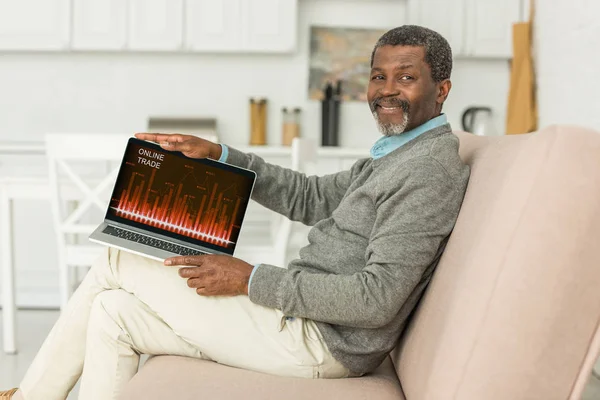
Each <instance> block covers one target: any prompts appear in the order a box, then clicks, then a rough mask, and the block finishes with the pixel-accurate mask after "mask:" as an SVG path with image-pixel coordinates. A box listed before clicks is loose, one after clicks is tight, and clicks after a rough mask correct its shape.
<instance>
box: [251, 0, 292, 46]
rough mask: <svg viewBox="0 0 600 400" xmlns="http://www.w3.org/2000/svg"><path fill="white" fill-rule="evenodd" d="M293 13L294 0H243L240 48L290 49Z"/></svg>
mask: <svg viewBox="0 0 600 400" xmlns="http://www.w3.org/2000/svg"><path fill="white" fill-rule="evenodd" d="M297 15H298V2H297V0H252V1H243V2H242V18H243V24H242V27H243V30H244V32H243V35H242V41H243V46H244V49H245V50H247V51H255V52H291V51H294V50H295V49H296V37H297V34H296V31H297Z"/></svg>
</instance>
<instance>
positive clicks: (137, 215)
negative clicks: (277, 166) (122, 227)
mask: <svg viewBox="0 0 600 400" xmlns="http://www.w3.org/2000/svg"><path fill="white" fill-rule="evenodd" d="M255 178H256V174H255V173H254V172H252V171H249V170H246V169H242V168H238V167H234V166H231V165H228V164H224V163H221V162H218V161H214V160H209V159H191V158H188V157H186V156H184V155H183V154H181V153H179V152H170V151H166V150H164V149H162V148H161V147H160V146H158V145H156V144H153V143H149V142H146V141H142V140H139V139H135V138H131V139H129V142H128V144H127V148H126V150H125V156H124V158H123V163H122V165H121V169H120V171H119V176H118V177H117V181H116V183H115V188H114V191H113V194H112V196H111V200H110V206H109V208H108V211H107V214H106V218H107V219H110V220H113V221H117V222H122V223H125V224H128V225H133V226H136V227H138V228H142V229H145V230H147V231H151V232H156V233H160V234H161V235H165V236H169V237H172V238H175V239H178V240H182V241H185V242H188V243H192V244H194V245H199V246H203V247H205V248H208V249H215V250H219V251H221V252H225V253H228V254H233V250H234V249H235V244H236V241H237V239H238V237H239V234H240V229H241V225H242V220H243V218H244V214H245V212H246V208H247V207H248V202H249V201H250V195H251V193H252V188H253V185H254V180H255Z"/></svg>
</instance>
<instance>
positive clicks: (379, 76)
mask: <svg viewBox="0 0 600 400" xmlns="http://www.w3.org/2000/svg"><path fill="white" fill-rule="evenodd" d="M381 79H385V78H384V76H383V75H381V74H379V75H373V76H372V77H371V80H372V81H377V80H381Z"/></svg>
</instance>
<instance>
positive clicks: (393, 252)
mask: <svg viewBox="0 0 600 400" xmlns="http://www.w3.org/2000/svg"><path fill="white" fill-rule="evenodd" d="M458 145H459V143H458V138H457V137H456V136H455V135H454V134H453V133H452V131H451V129H450V125H449V124H445V125H442V126H440V127H437V128H434V129H432V130H430V131H427V132H425V133H423V134H421V135H420V136H418V137H417V138H415V139H413V140H412V141H410V142H408V143H406V144H405V145H404V146H402V147H400V148H398V149H397V150H395V151H393V152H391V153H390V154H388V155H386V156H384V157H382V158H379V159H375V160H373V159H371V158H368V159H363V160H359V161H357V162H356V163H355V164H354V165H353V166H352V168H351V169H350V170H349V171H343V172H339V173H336V174H332V175H326V176H322V177H317V176H310V177H307V176H306V175H304V174H301V173H298V172H295V171H292V170H289V169H285V168H282V167H279V166H275V165H271V164H268V163H266V162H265V161H264V160H262V159H261V158H260V157H258V156H256V155H253V154H245V153H242V152H240V151H237V150H235V149H231V148H230V151H229V156H228V158H227V162H228V163H231V164H234V165H238V166H241V167H244V168H248V169H251V170H253V171H255V172H256V173H257V181H256V185H255V189H254V193H253V199H254V200H256V201H257V202H258V203H260V204H262V205H264V206H265V207H267V208H269V209H271V210H274V211H276V212H278V213H280V214H283V215H285V216H287V217H288V218H290V219H292V220H294V221H300V222H302V223H304V224H306V225H313V228H312V229H311V230H310V233H309V235H308V240H309V244H308V245H307V246H306V247H304V248H303V249H301V250H300V258H299V259H296V260H293V261H292V262H291V263H290V264H289V266H288V268H287V269H282V268H279V267H275V266H272V265H266V264H261V265H260V267H259V268H258V269H257V270H256V273H255V274H254V276H253V278H252V284H251V286H250V293H249V296H250V300H251V301H252V302H254V303H257V304H261V305H263V306H266V307H271V308H278V309H280V310H282V311H283V313H284V314H285V315H288V316H294V317H302V318H309V319H312V320H314V321H315V322H316V323H317V326H318V328H319V330H320V332H321V333H322V334H323V338H324V340H325V343H326V344H327V346H328V348H329V350H330V351H331V353H332V354H333V356H334V357H335V358H336V359H337V360H338V361H340V362H341V363H342V364H344V365H345V366H346V367H347V368H348V369H349V370H350V371H352V372H353V373H355V374H364V373H367V372H369V371H372V370H373V369H375V368H376V367H377V366H378V365H379V364H380V363H381V362H382V361H383V359H384V358H385V357H386V355H387V354H388V353H389V352H390V351H391V350H392V349H393V348H394V346H395V345H396V343H397V340H398V338H399V336H400V333H401V332H402V330H403V328H404V326H405V323H406V320H407V318H408V316H409V315H410V313H411V311H412V310H413V309H414V307H415V305H416V304H417V302H418V300H419V298H420V296H421V295H422V293H423V290H424V289H425V287H426V285H427V283H428V282H429V280H430V278H431V275H432V273H433V270H434V268H435V266H436V265H437V263H438V260H439V258H440V255H441V253H442V250H443V248H444V246H445V243H446V240H447V237H448V235H449V234H450V232H451V231H452V228H453V227H454V223H455V221H456V218H457V215H458V211H459V208H460V205H461V203H462V199H463V196H464V193H465V189H466V186H467V181H468V178H469V167H468V166H466V165H465V164H463V162H462V161H461V160H460V158H459V156H458Z"/></svg>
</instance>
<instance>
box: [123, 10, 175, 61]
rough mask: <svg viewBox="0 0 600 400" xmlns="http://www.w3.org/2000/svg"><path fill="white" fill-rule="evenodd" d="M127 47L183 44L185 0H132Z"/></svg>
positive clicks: (157, 47) (172, 47)
mask: <svg viewBox="0 0 600 400" xmlns="http://www.w3.org/2000/svg"><path fill="white" fill-rule="evenodd" d="M128 22H129V26H128V32H129V35H128V41H127V47H128V48H129V49H132V50H148V51H155V50H177V49H180V48H181V47H182V45H183V0H129V20H128Z"/></svg>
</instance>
